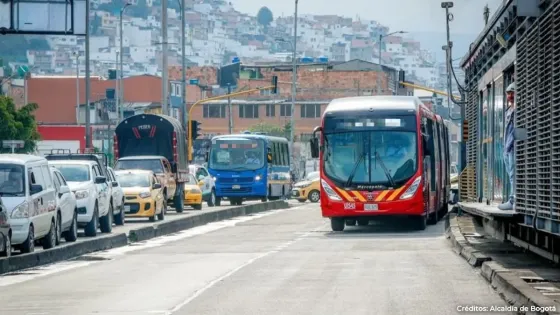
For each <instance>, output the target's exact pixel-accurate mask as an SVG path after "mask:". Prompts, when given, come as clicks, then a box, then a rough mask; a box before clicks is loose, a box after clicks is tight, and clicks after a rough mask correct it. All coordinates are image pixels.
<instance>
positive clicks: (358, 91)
mask: <svg viewBox="0 0 560 315" xmlns="http://www.w3.org/2000/svg"><path fill="white" fill-rule="evenodd" d="M210 69H212V70H210ZM291 70H292V66H291V65H289V64H275V65H241V70H240V72H239V79H238V80H237V91H242V90H248V89H254V88H257V87H263V86H269V85H270V84H271V81H272V76H274V75H275V76H277V77H278V89H279V91H278V94H276V95H272V94H271V93H270V92H269V91H261V92H260V93H253V94H250V95H244V96H240V97H235V98H233V100H234V101H233V102H232V103H233V108H232V117H233V130H234V132H240V131H243V130H247V129H249V128H250V127H252V126H255V125H258V124H263V123H265V124H271V125H276V126H282V127H283V126H285V125H286V124H287V123H289V121H290V114H291V85H292V71H291ZM217 71H218V69H216V68H210V67H196V68H190V69H189V70H188V71H187V78H188V79H198V80H199V85H201V86H202V88H199V87H197V86H188V88H187V103H188V105H189V106H191V105H192V104H193V103H194V102H196V101H197V100H199V99H200V98H201V97H202V96H204V97H210V96H212V94H214V95H223V94H225V91H224V89H218V90H216V89H212V88H211V87H212V86H216V85H217V84H218V82H217ZM169 73H170V80H180V79H181V72H180V68H172V69H171V70H170V71H169ZM397 75H398V73H397V72H396V70H394V69H390V68H387V67H383V71H380V67H379V66H378V65H377V64H373V63H369V62H365V61H361V60H353V61H349V62H338V63H328V64H324V63H323V64H303V65H298V72H297V93H296V94H297V101H296V107H295V111H294V114H295V121H296V126H295V127H296V128H295V135H296V136H299V135H304V136H305V135H308V134H310V133H311V132H312V130H313V128H314V127H315V126H317V125H319V124H320V117H321V115H322V113H323V111H324V110H325V108H326V106H327V105H328V103H329V102H330V101H331V100H332V99H334V98H339V97H347V96H359V95H376V94H377V84H378V76H380V77H379V82H380V83H381V87H382V94H393V92H394V91H395V88H394V87H396V85H395V82H396V81H395V80H396V76H397ZM228 112H229V110H228V105H227V100H222V101H215V102H211V103H206V104H201V105H198V106H197V107H196V108H194V109H193V111H192V116H193V117H192V119H194V120H198V121H201V122H202V132H203V133H205V134H225V133H228V131H229V118H228Z"/></svg>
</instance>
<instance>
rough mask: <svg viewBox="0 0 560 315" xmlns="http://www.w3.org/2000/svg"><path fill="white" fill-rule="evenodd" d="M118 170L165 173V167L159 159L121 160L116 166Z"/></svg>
mask: <svg viewBox="0 0 560 315" xmlns="http://www.w3.org/2000/svg"><path fill="white" fill-rule="evenodd" d="M115 169H116V170H145V171H152V172H154V173H156V174H161V173H164V171H163V165H162V163H161V160H159V159H146V160H144V159H142V160H120V161H118V162H117V165H116V166H115Z"/></svg>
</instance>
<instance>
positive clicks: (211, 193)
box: [185, 164, 216, 207]
mask: <svg viewBox="0 0 560 315" xmlns="http://www.w3.org/2000/svg"><path fill="white" fill-rule="evenodd" d="M189 173H190V174H193V175H194V177H195V179H196V180H197V182H202V185H200V190H202V199H203V200H204V201H206V203H207V204H208V206H209V207H213V206H215V205H216V185H215V183H214V178H212V176H210V173H208V170H207V169H206V168H205V167H204V166H202V165H198V164H192V165H189ZM185 191H187V190H186V188H185Z"/></svg>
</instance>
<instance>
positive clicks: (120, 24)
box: [117, 2, 131, 120]
mask: <svg viewBox="0 0 560 315" xmlns="http://www.w3.org/2000/svg"><path fill="white" fill-rule="evenodd" d="M129 5H131V3H130V2H127V3H125V4H124V6H123V7H122V8H121V12H120V16H119V17H120V19H119V37H120V44H119V45H120V54H121V58H120V63H119V71H118V74H119V75H118V76H117V80H118V81H119V86H120V90H119V91H120V93H121V95H120V97H119V101H120V102H122V103H124V84H123V76H124V75H123V56H124V50H123V13H124V10H126V8H127V7H128V6H129ZM117 106H118V108H119V116H120V120H124V108H123V106H122V104H120V103H117Z"/></svg>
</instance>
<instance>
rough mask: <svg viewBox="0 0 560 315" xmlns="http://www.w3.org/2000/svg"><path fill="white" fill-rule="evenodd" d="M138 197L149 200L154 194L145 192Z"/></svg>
mask: <svg viewBox="0 0 560 315" xmlns="http://www.w3.org/2000/svg"><path fill="white" fill-rule="evenodd" d="M138 196H139V197H140V198H149V197H151V196H152V194H151V193H149V192H147V191H145V192H142V193H140V194H139V195H138Z"/></svg>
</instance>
